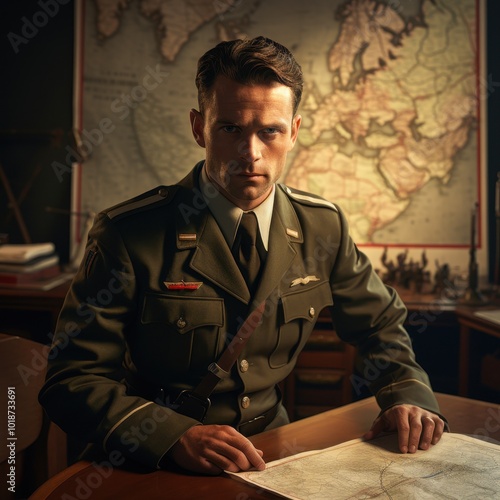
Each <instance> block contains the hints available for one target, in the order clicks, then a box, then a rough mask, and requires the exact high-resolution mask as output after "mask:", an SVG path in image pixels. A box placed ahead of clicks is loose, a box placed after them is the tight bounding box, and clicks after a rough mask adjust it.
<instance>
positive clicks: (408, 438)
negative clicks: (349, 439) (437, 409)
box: [363, 405, 445, 453]
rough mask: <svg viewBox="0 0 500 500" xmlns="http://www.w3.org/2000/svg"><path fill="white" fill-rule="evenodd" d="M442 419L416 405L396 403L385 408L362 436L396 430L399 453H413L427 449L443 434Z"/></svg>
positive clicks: (443, 424) (371, 437)
mask: <svg viewBox="0 0 500 500" xmlns="http://www.w3.org/2000/svg"><path fill="white" fill-rule="evenodd" d="M444 427H445V423H444V421H443V419H442V418H441V417H440V416H439V415H436V414H435V413H432V412H430V411H427V410H424V409H423V408H420V407H418V406H412V405H396V406H392V407H391V408H389V409H388V410H386V411H385V412H384V413H382V415H380V416H379V417H378V418H377V419H376V420H375V421H374V422H373V425H372V427H371V429H370V430H369V431H368V432H367V433H366V434H365V435H364V436H363V438H364V439H366V440H370V439H373V438H374V437H375V436H377V435H378V434H380V433H381V432H391V431H397V432H398V442H399V450H400V451H401V453H415V452H416V451H417V449H421V450H427V449H429V447H430V445H431V444H436V443H437V442H438V441H439V440H440V439H441V436H442V435H443V431H444Z"/></svg>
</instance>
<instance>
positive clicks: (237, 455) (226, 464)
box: [207, 433, 266, 472]
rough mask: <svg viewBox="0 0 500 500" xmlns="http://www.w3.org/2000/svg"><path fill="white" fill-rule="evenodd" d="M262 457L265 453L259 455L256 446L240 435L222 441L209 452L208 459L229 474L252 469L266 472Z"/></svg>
mask: <svg viewBox="0 0 500 500" xmlns="http://www.w3.org/2000/svg"><path fill="white" fill-rule="evenodd" d="M259 451H260V450H259ZM262 456H263V452H262V451H260V453H259V452H258V451H257V450H256V448H255V447H254V445H253V444H252V443H251V442H250V441H249V440H248V439H247V438H245V437H244V436H242V435H241V434H239V433H238V434H235V435H232V436H231V435H230V436H227V438H226V441H220V442H219V443H217V445H216V446H214V447H213V448H212V449H211V450H210V451H207V457H209V459H210V461H211V462H212V463H213V464H215V465H216V466H217V467H220V468H221V469H223V470H227V471H229V472H238V471H240V470H249V469H252V468H255V469H257V470H264V469H265V467H266V464H265V462H264V460H263V459H262Z"/></svg>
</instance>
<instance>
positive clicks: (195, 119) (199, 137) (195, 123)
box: [189, 109, 205, 148]
mask: <svg viewBox="0 0 500 500" xmlns="http://www.w3.org/2000/svg"><path fill="white" fill-rule="evenodd" d="M189 120H190V121H191V131H192V132H193V137H194V140H195V141H196V142H197V144H198V146H201V147H202V148H204V147H205V136H204V135H203V124H204V123H203V116H202V115H201V113H200V112H199V111H197V110H196V109H191V111H190V112H189Z"/></svg>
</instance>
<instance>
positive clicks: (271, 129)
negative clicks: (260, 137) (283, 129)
mask: <svg viewBox="0 0 500 500" xmlns="http://www.w3.org/2000/svg"><path fill="white" fill-rule="evenodd" d="M263 132H264V134H268V135H273V134H277V133H278V132H279V130H278V129H277V128H275V127H267V128H265V129H264V130H263Z"/></svg>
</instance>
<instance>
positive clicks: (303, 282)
mask: <svg viewBox="0 0 500 500" xmlns="http://www.w3.org/2000/svg"><path fill="white" fill-rule="evenodd" d="M311 281H319V278H318V277H317V276H314V275H312V276H306V277H305V278H295V279H294V280H293V281H292V282H291V283H290V288H291V287H292V286H297V285H307V284H308V283H310V282H311Z"/></svg>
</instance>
